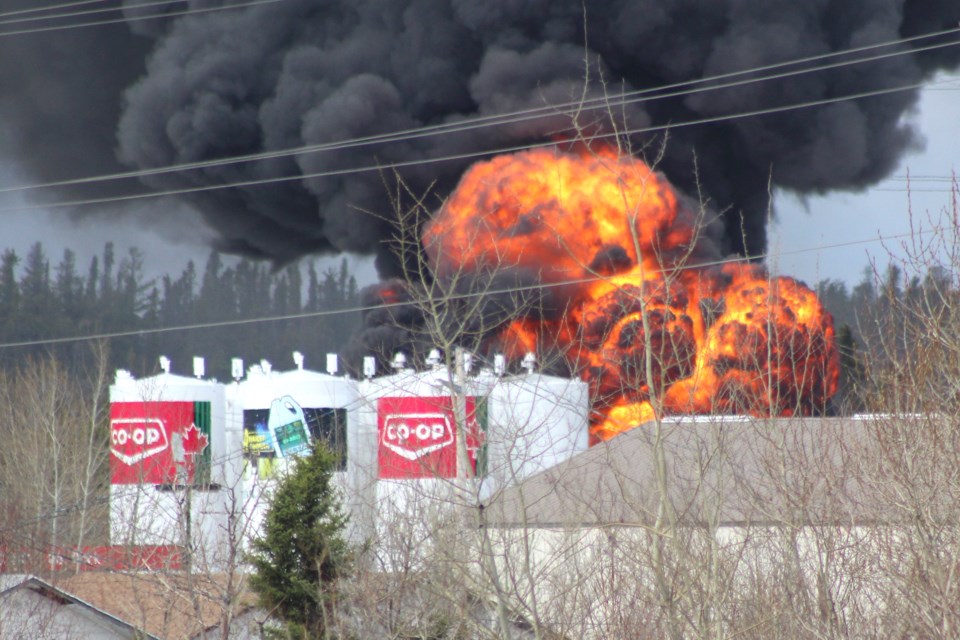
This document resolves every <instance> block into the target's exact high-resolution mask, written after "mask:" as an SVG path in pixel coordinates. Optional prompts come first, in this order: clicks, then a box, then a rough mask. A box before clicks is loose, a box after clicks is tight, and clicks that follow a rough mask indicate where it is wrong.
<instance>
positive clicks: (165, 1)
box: [0, 0, 190, 28]
mask: <svg viewBox="0 0 960 640" xmlns="http://www.w3.org/2000/svg"><path fill="white" fill-rule="evenodd" d="M97 1H99V0H97ZM189 1H190V0H154V1H153V2H143V3H140V4H135V5H129V6H126V7H124V6H122V5H121V6H116V7H101V8H98V9H85V10H83V11H71V12H68V13H54V14H49V15H40V16H33V17H30V18H14V19H12V20H3V19H2V18H5V17H6V15H5V14H3V13H0V25H5V24H21V23H23V22H37V21H39V20H62V19H64V18H76V17H80V16H89V15H95V14H98V13H116V12H118V11H123V10H124V9H147V8H150V7H156V6H160V5H169V4H182V3H184V2H189ZM83 4H87V3H83ZM46 10H47V9H44V11H46ZM35 11H36V10H35ZM18 13H19V12H18ZM162 15H163V16H167V15H170V14H162ZM150 17H155V16H153V15H151V16H150ZM126 19H127V18H126V17H124V20H126ZM61 26H64V27H68V28H71V27H72V26H73V25H69V24H68V25H61Z"/></svg>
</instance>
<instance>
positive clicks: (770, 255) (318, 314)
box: [0, 229, 935, 349]
mask: <svg viewBox="0 0 960 640" xmlns="http://www.w3.org/2000/svg"><path fill="white" fill-rule="evenodd" d="M934 232H935V230H934V229H929V230H925V231H914V232H907V233H901V234H894V235H887V236H882V235H881V236H878V237H876V238H870V239H863V240H850V241H847V242H838V243H831V244H822V245H817V246H814V247H809V248H806V249H795V250H793V251H777V252H764V253H759V254H755V255H752V256H734V257H728V258H721V259H719V260H710V261H706V262H698V263H696V264H687V265H682V266H679V267H671V268H664V269H659V270H655V271H651V272H660V273H664V272H670V273H676V272H679V271H689V270H698V269H706V268H708V267H717V266H722V265H725V264H735V263H738V262H747V261H751V260H770V259H779V258H781V257H783V256H791V255H798V254H802V253H812V252H815V251H822V250H825V249H842V248H846V247H852V246H856V245H864V244H873V243H876V242H884V241H888V240H901V239H906V238H910V237H915V236H918V235H928V234H930V233H934ZM606 279H609V276H598V275H591V276H585V277H582V278H572V279H569V280H564V281H560V282H546V283H539V284H529V285H521V286H515V287H504V288H500V289H489V290H484V291H475V292H465V293H453V294H450V295H448V296H444V297H445V299H447V300H469V299H471V298H478V297H481V296H487V295H501V294H506V293H527V292H530V291H538V290H542V289H553V288H556V287H567V286H570V285H578V284H589V283H591V282H597V281H599V280H606ZM412 304H416V302H415V301H411V302H388V303H383V304H373V305H364V306H357V307H351V308H347V309H331V310H327V311H306V312H303V313H293V314H287V315H281V316H265V317H262V318H247V319H243V320H221V321H217V322H203V323H194V324H185V325H176V326H170V327H157V328H154V329H131V330H129V331H114V332H110V333H98V334H89V335H83V336H69V337H61V338H42V339H37V340H23V341H20V342H5V343H0V349H10V348H16V347H36V346H42V345H54V344H68V343H72V342H85V341H92V340H112V339H115V338H128V337H134V336H145V335H155V334H159V333H173V332H177V331H191V330H197V329H217V328H223V327H235V326H241V325H250V324H259V323H264V322H279V321H288V320H304V319H307V318H322V317H327V316H336V315H341V314H345V313H362V312H364V311H373V310H377V309H394V308H402V307H409V306H410V305H412Z"/></svg>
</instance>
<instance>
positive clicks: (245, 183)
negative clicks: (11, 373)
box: [0, 82, 926, 213]
mask: <svg viewBox="0 0 960 640" xmlns="http://www.w3.org/2000/svg"><path fill="white" fill-rule="evenodd" d="M925 84H926V83H922V82H921V83H913V84H907V85H901V86H897V87H890V88H887V89H877V90H874V91H862V92H859V93H854V94H849V95H845V96H837V97H834V98H824V99H821V100H811V101H808V102H800V103H794V104H789V105H781V106H779V107H769V108H766V109H755V110H752V111H743V112H740V113H733V114H725V115H721V116H710V117H705V118H697V119H694V120H687V121H684V122H675V123H669V124H663V125H653V126H649V127H639V128H634V129H627V130H624V131H618V132H612V133H594V134H585V135H583V136H581V137H580V138H579V139H580V140H583V141H587V142H592V141H595V140H603V139H607V138H616V137H619V136H622V135H633V134H639V133H651V132H655V131H667V130H670V129H679V128H681V127H691V126H697V125H703V124H714V123H717V122H726V121H730V120H739V119H743V118H751V117H756V116H763V115H771V114H775V113H784V112H787V111H792V110H795V109H807V108H810V107H818V106H823V105H828V104H835V103H837V102H846V101H848V100H860V99H863V98H870V97H876V96H881V95H887V94H891V93H898V92H901V91H909V90H912V89H918V88H920V87H923V86H924V85H925ZM555 145H556V143H555V142H552V141H551V142H540V143H527V144H522V145H514V146H510V147H500V148H497V149H488V150H484V151H472V152H465V153H460V154H452V155H446V156H438V157H433V158H418V159H416V160H405V161H400V162H389V163H383V164H375V165H364V166H359V167H348V168H344V169H331V170H328V171H316V172H310V173H303V174H297V175H289V176H278V177H273V178H255V179H250V180H237V181H234V182H226V183H223V184H214V185H205V186H199V187H184V188H180V189H168V190H164V191H153V192H149V193H134V194H129V195H125V196H105V197H102V198H87V199H79V200H67V201H61V202H51V203H46V204H33V205H20V206H13V207H3V208H0V213H9V212H14V211H33V210H38V209H53V208H58V207H78V206H86V205H94V204H112V203H118V202H130V201H135V200H145V199H149V198H160V197H164V196H178V195H186V194H189V193H202V192H207V191H219V190H221V189H233V188H237V187H252V186H259V185H264V184H277V183H282V182H292V181H297V180H308V179H311V178H325V177H331V176H341V175H350V174H354V173H368V172H373V171H385V170H390V169H402V168H405V167H411V166H421V165H428V164H437V163H441V162H451V161H455V160H469V159H474V158H481V157H485V156H490V155H496V154H503V153H516V152H520V151H527V150H530V149H541V148H547V147H552V146H555Z"/></svg>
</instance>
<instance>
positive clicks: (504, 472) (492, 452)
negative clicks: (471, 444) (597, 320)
mask: <svg viewBox="0 0 960 640" xmlns="http://www.w3.org/2000/svg"><path fill="white" fill-rule="evenodd" d="M487 406H488V428H487V438H486V458H487V461H486V469H485V471H486V480H485V482H484V487H483V488H484V492H483V494H484V497H487V496H489V495H490V494H491V493H492V492H493V491H496V490H497V489H501V488H503V487H506V486H509V485H511V484H516V483H518V482H520V481H522V480H523V479H525V478H527V477H529V476H531V475H533V474H535V473H539V472H540V471H543V470H545V469H548V468H550V467H552V466H554V465H556V464H558V463H560V462H562V461H564V460H566V459H568V458H570V457H572V456H574V455H575V454H577V453H579V452H581V451H585V450H586V449H587V447H588V446H589V444H588V440H589V439H588V434H589V410H590V395H589V389H588V387H587V384H586V383H585V382H583V381H582V380H580V379H578V378H560V377H556V376H549V375H544V374H541V373H525V374H520V375H515V376H508V377H504V378H502V379H501V380H500V381H499V383H498V384H497V385H496V386H494V387H493V389H492V390H491V391H490V395H489V398H488V405H487Z"/></svg>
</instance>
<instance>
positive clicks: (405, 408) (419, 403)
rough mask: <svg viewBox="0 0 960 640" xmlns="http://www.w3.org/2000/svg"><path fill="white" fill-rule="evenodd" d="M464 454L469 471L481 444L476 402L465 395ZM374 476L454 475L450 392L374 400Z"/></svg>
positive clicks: (480, 421)
mask: <svg viewBox="0 0 960 640" xmlns="http://www.w3.org/2000/svg"><path fill="white" fill-rule="evenodd" d="M466 418H467V425H466V432H467V433H466V444H467V456H468V457H469V459H470V465H471V467H472V468H473V471H474V472H475V471H476V467H477V452H478V450H479V449H480V446H481V444H482V435H483V434H482V423H483V422H484V420H482V419H478V418H480V417H478V415H477V402H476V399H475V398H473V397H469V398H467V399H466ZM377 427H378V432H379V447H378V453H377V461H378V463H379V477H381V478H386V479H402V478H453V477H456V475H457V429H456V420H455V419H454V412H453V402H452V399H451V398H450V397H449V396H441V397H424V398H417V397H393V398H380V399H379V400H378V402H377Z"/></svg>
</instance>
